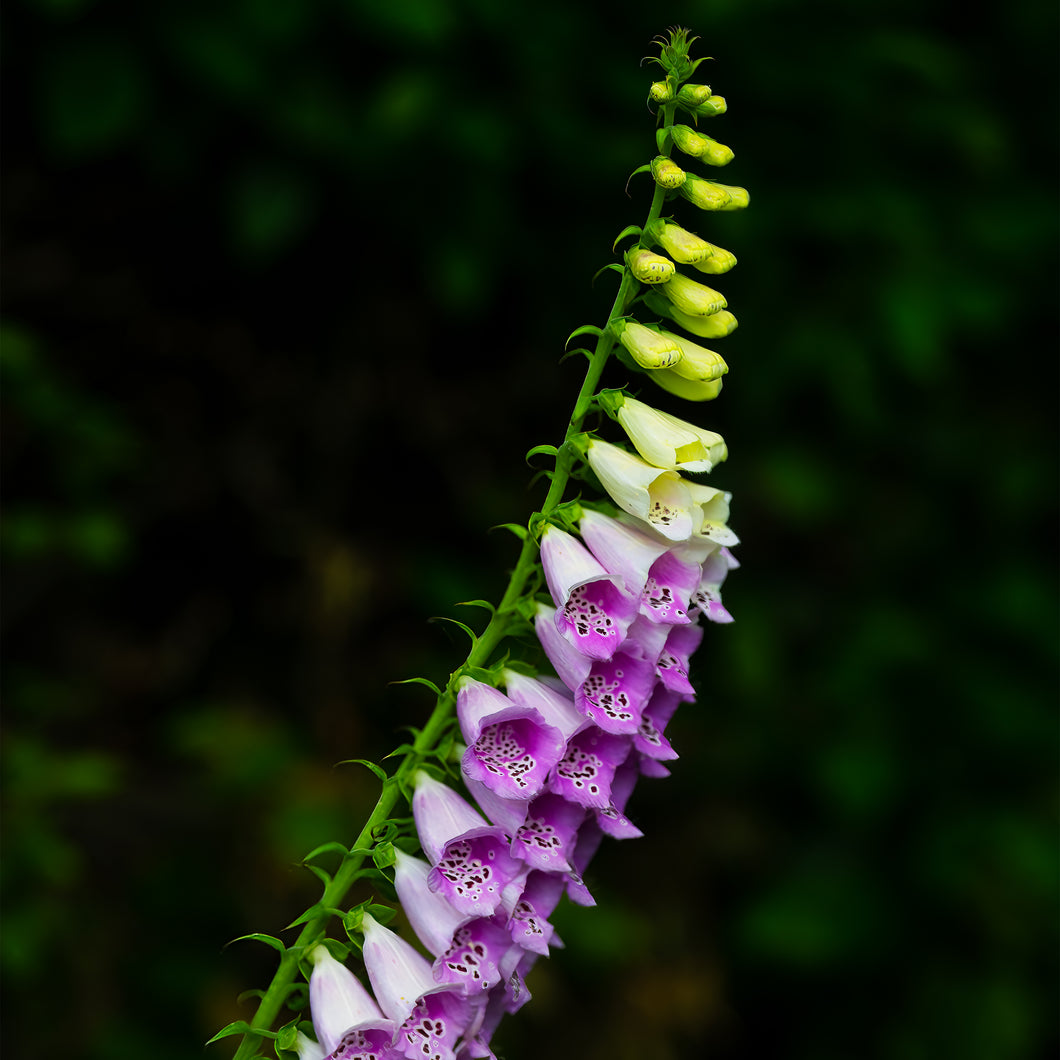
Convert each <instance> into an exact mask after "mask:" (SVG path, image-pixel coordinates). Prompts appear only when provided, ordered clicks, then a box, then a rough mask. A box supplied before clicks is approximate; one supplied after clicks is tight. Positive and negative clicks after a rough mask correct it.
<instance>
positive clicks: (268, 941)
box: [225, 931, 287, 953]
mask: <svg viewBox="0 0 1060 1060" xmlns="http://www.w3.org/2000/svg"><path fill="white" fill-rule="evenodd" d="M247 939H250V940H251V941H252V942H264V943H265V945H266V946H271V947H272V948H273V949H274V950H279V952H280V953H286V952H287V947H286V946H285V945H284V944H283V943H282V942H281V941H280V940H279V939H278V938H275V937H274V936H272V935H263V934H261V932H260V931H255V932H253V933H252V934H250V935H240V936H239V938H235V939H232V940H231V941H230V942H226V943H225V948H226V949H227V947H229V946H231V945H232V943H233V942H244V941H246V940H247Z"/></svg>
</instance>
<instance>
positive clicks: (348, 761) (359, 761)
mask: <svg viewBox="0 0 1060 1060" xmlns="http://www.w3.org/2000/svg"><path fill="white" fill-rule="evenodd" d="M411 682H419V683H421V684H424V683H425V684H430V682H429V681H427V679H426V678H424V677H410V678H409V679H408V681H391V682H390V683H391V684H392V685H406V684H409V683H411ZM438 695H441V692H439V693H438ZM335 764H336V765H340V766H364V768H365V769H370V770H371V771H372V772H373V773H374V774H375V775H376V776H377V777H378V778H379V779H380V780H381V781H382V782H383V783H384V784H385V783H386V782H387V780H389V779H390V778H389V777H388V776H387V774H386V773H385V772H384V771H383V770H382V769H380V768H379V766H377V765H376V764H375V762H369V761H368V759H367V758H344V759H343V760H342V761H341V762H336V763H335ZM336 845H337V846H341V845H342V844H341V843H339V844H336Z"/></svg>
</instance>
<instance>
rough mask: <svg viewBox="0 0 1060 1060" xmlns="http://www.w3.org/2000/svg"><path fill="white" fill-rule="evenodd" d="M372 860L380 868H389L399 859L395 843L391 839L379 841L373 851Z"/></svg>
mask: <svg viewBox="0 0 1060 1060" xmlns="http://www.w3.org/2000/svg"><path fill="white" fill-rule="evenodd" d="M372 860H373V861H374V862H375V864H376V866H377V867H378V868H380V869H389V868H390V866H391V865H393V864H394V862H395V861H397V856H396V855H395V854H394V844H393V843H391V842H390V841H389V840H387V841H386V842H385V843H379V844H378V845H377V846H376V848H375V849H374V850H373V851H372Z"/></svg>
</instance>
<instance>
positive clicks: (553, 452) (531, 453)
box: [526, 445, 559, 464]
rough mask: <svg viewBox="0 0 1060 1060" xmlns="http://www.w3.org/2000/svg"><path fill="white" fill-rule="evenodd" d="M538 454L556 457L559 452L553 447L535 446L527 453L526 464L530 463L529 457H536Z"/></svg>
mask: <svg viewBox="0 0 1060 1060" xmlns="http://www.w3.org/2000/svg"><path fill="white" fill-rule="evenodd" d="M538 453H544V454H545V456H553V457H554V456H556V455H558V453H559V450H558V449H557V448H556V447H555V446H554V445H535V446H534V448H533V449H530V450H528V451H527V454H526V462H527V463H528V464H529V463H530V457H532V456H537V454H538Z"/></svg>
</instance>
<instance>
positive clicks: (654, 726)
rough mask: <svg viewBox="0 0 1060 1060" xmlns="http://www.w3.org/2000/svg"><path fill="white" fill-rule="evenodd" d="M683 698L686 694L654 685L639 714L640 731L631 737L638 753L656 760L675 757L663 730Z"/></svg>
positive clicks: (666, 759) (675, 753) (660, 760)
mask: <svg viewBox="0 0 1060 1060" xmlns="http://www.w3.org/2000/svg"><path fill="white" fill-rule="evenodd" d="M684 699H687V696H682V695H681V694H680V693H678V692H671V691H670V689H668V688H667V687H666V686H665V685H661V684H660V685H657V686H656V688H655V691H654V692H653V693H652V697H651V701H650V702H649V703H648V705H647V706H646V707H645V708H644V713H643V715H642V716H641V722H640V731H639V732H638V733H637V734H636V736H634V737H633V747H634V748H635V749H636V750H637V751H638V752H639V753H640V754H642V755H646V756H647V757H648V758H654V759H655V760H656V761H657V762H667V761H670V760H671V759H674V758H677V752H676V751H675V750H674V749H673V747H672V746H671V745H670V741H669V740H668V739H667V738H666V737H665V736H664V735H663V730H664V729H665V728H666V725H667V723H668V722H669V720H670V719H671V718H672V717H673V716H674V712H675V711H676V710H677V707H678V705H679V704H680V703H681V701H682V700H684Z"/></svg>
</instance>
